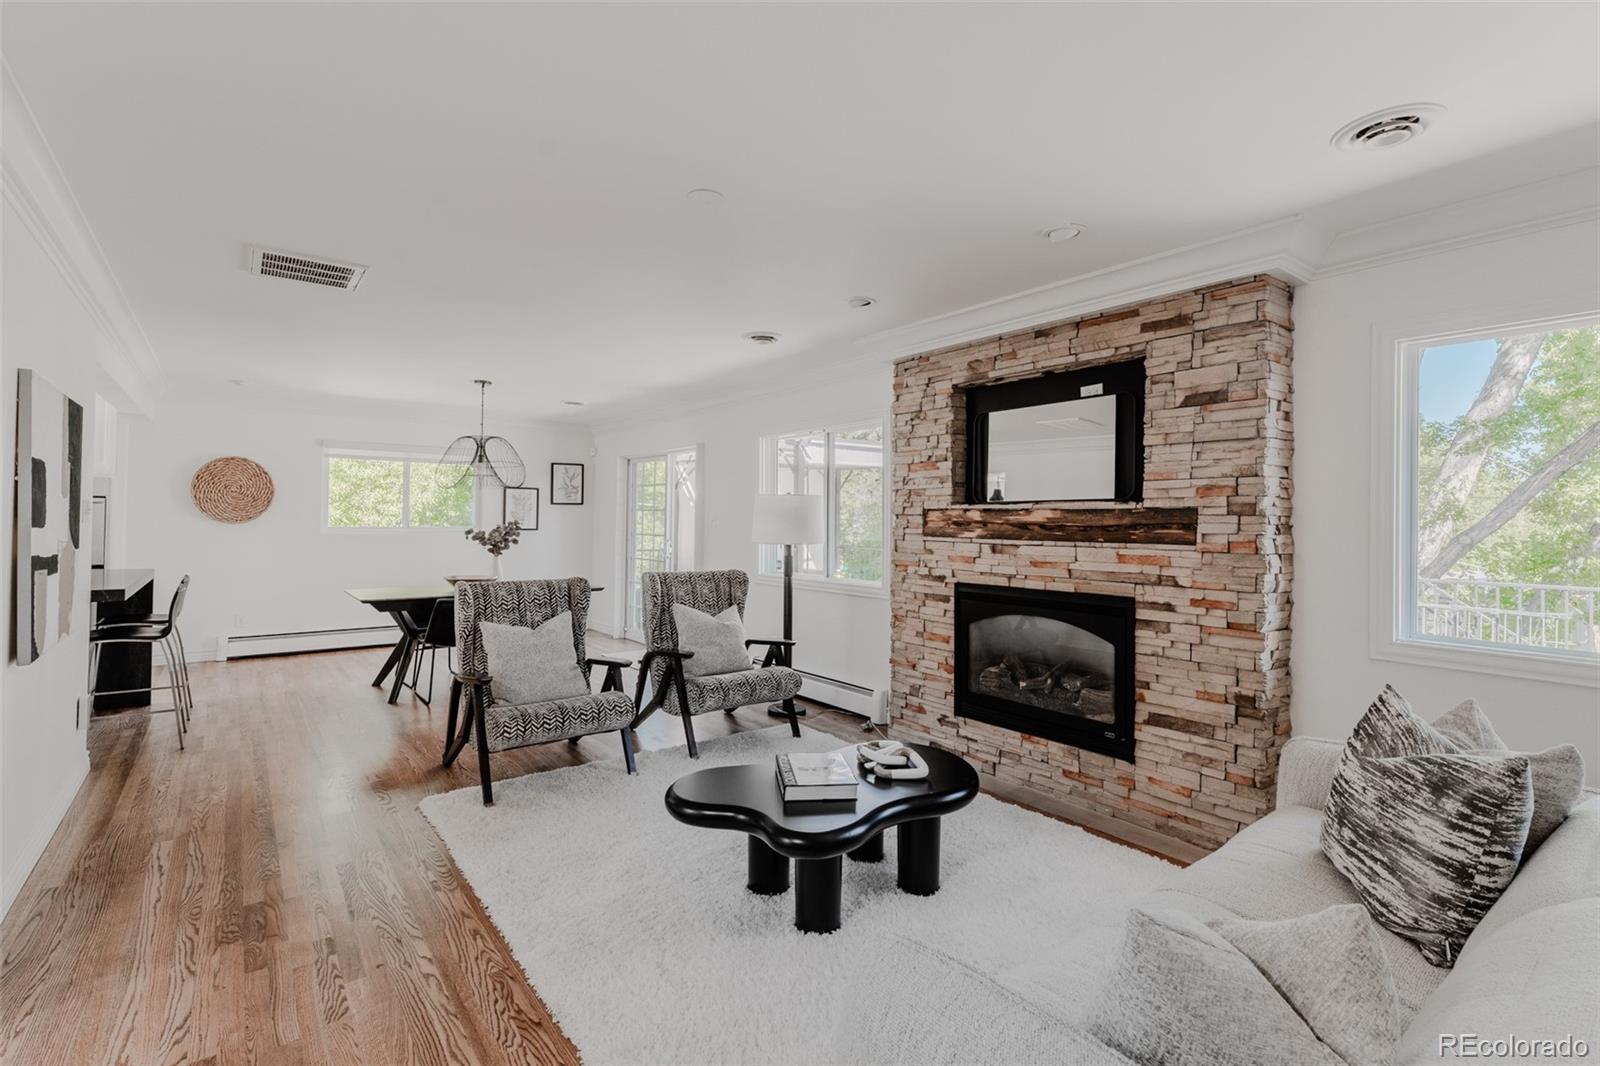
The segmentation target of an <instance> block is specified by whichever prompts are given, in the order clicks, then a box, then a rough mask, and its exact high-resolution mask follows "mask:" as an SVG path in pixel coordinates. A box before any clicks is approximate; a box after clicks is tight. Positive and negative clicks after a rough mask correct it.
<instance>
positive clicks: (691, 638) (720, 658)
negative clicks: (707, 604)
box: [672, 603, 750, 677]
mask: <svg viewBox="0 0 1600 1066" xmlns="http://www.w3.org/2000/svg"><path fill="white" fill-rule="evenodd" d="M672 621H673V622H674V623H675V624H676V625H677V627H678V650H679V651H692V652H694V658H692V659H687V660H685V661H684V664H683V672H684V674H685V675H686V676H688V677H706V676H709V675H711V674H732V673H737V672H738V671H740V670H748V669H750V652H749V651H748V650H746V649H745V646H744V620H743V619H741V618H740V617H739V608H737V607H729V608H728V609H727V610H726V611H723V612H722V613H721V614H719V615H717V616H716V617H714V618H713V617H712V616H711V615H709V614H706V613H705V612H704V611H697V610H695V609H694V608H693V607H685V606H684V605H683V604H681V603H675V604H673V605H672Z"/></svg>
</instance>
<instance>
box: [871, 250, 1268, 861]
mask: <svg viewBox="0 0 1600 1066" xmlns="http://www.w3.org/2000/svg"><path fill="white" fill-rule="evenodd" d="M1289 308H1290V290H1289V287H1288V286H1287V285H1286V284H1285V283H1283V282H1281V281H1279V280H1277V279H1275V278H1271V277H1266V276H1258V277H1250V278H1244V279H1240V280H1237V281H1233V282H1228V283H1226V284H1221V285H1212V286H1208V287H1206V288H1202V289H1197V290H1194V291H1191V292H1184V293H1178V294H1175V295H1171V296H1167V297H1163V298H1160V299H1156V300H1151V301H1148V302H1146V303H1142V304H1139V305H1136V306H1130V307H1124V308H1120V309H1116V310H1112V311H1107V312H1102V313H1097V314H1095V315H1091V316H1088V317H1084V318H1076V319H1070V320H1067V321H1063V322H1059V323H1056V324H1053V325H1049V326H1044V327H1039V328H1032V329H1028V330H1025V331H1020V332H1017V333H1010V334H1006V335H1003V336H1000V337H995V338H991V339H988V340H984V341H979V342H975V343H971V344H965V345H962V346H960V347H957V348H949V349H945V350H941V351H937V352H930V353H928V354H925V355H920V356H915V357H912V358H909V359H905V360H902V361H900V362H899V363H898V364H897V365H896V368H895V384H894V388H895V399H894V429H893V433H894V484H893V489H894V571H893V575H892V579H891V588H892V610H893V631H894V632H893V640H894V643H893V653H892V656H893V664H892V669H893V681H892V701H891V709H892V713H893V714H894V716H895V719H896V722H895V724H896V728H897V732H898V734H899V735H902V736H906V737H908V738H911V739H918V738H924V737H925V738H926V739H927V740H928V741H930V742H931V743H934V744H936V745H937V746H939V747H943V748H947V749H949V750H952V751H956V752H960V753H961V754H963V755H965V756H966V757H967V758H968V759H969V760H971V761H972V762H973V763H974V764H975V765H977V766H978V767H979V769H980V770H981V771H982V772H983V773H985V774H990V775H993V777H994V778H995V779H996V781H997V782H998V783H999V784H1000V785H1001V786H1002V788H1001V791H1007V790H1010V791H1020V792H1021V793H1023V794H1027V793H1029V792H1033V793H1038V794H1042V795H1041V796H1040V797H1039V798H1041V799H1045V800H1047V801H1054V802H1056V803H1057V804H1059V805H1060V806H1063V807H1065V808H1068V809H1077V810H1082V811H1084V812H1085V813H1089V814H1093V815H1097V816H1100V817H1102V818H1107V817H1109V818H1112V819H1116V820H1118V821H1121V822H1123V823H1131V824H1132V825H1135V826H1138V827H1141V828H1143V829H1147V830H1153V831H1155V832H1157V833H1160V834H1163V835H1165V836H1168V837H1174V838H1178V839H1180V840H1183V841H1186V842H1188V843H1190V844H1194V845H1199V846H1201V847H1206V848H1210V847H1215V846H1217V845H1218V844H1221V843H1222V842H1223V841H1225V840H1227V839H1228V838H1229V837H1230V836H1232V835H1233V834H1234V833H1235V832H1237V831H1238V830H1239V829H1240V828H1241V827H1243V826H1244V825H1247V824H1249V823H1250V822H1252V821H1254V820H1255V819H1256V818H1258V817H1260V816H1261V815H1262V814H1264V813H1266V812H1267V811H1268V810H1269V809H1270V808H1271V805H1272V791H1273V787H1274V785H1275V782H1276V771H1277V756H1278V751H1279V749H1280V747H1281V745H1282V743H1283V740H1284V738H1285V737H1286V736H1287V734H1288V731H1289V605H1290V581H1291V577H1292V555H1293V546H1292V542H1291V539H1290V532H1289V508H1290V497H1291V490H1292V486H1291V483H1290V480H1289V459H1290V450H1291V447H1292V443H1293V422H1292V403H1291V398H1290V353H1291V343H1292V325H1291V322H1290V317H1289ZM1137 359H1143V360H1144V371H1145V395H1144V404H1143V417H1144V435H1143V453H1144V454H1143V463H1144V465H1143V498H1142V500H1140V501H1137V502H1132V503H1109V502H1105V503H1102V502H1094V503H1030V504H974V503H971V502H969V501H968V496H967V490H966V482H967V478H966V462H967V460H966V454H967V448H966V444H967V442H966V439H965V438H966V432H967V428H966V427H967V418H966V396H967V391H966V390H968V389H970V388H973V387H977V386H983V385H989V384H995V383H1000V382H1008V381H1020V380H1025V379H1028V378H1033V377H1039V376H1042V375H1045V374H1049V373H1053V372H1055V371H1060V370H1069V369H1071V370H1079V369H1083V368H1087V367H1095V366H1101V365H1109V364H1113V363H1121V362H1129V361H1132V360H1137ZM985 590H990V591H991V592H993V593H994V595H989V596H988V597H987V599H988V600H991V601H999V602H1000V604H1001V606H1000V607H995V608H986V609H984V611H980V614H982V615H983V617H984V618H994V617H1004V616H1007V615H1010V616H1014V617H1015V618H1023V617H1024V616H1026V615H1027V614H1028V611H1027V610H1026V609H1021V608H1019V609H1018V610H1011V609H1010V608H1009V607H1007V606H1006V602H1007V601H1006V597H1007V596H1010V597H1011V598H1012V601H1014V602H1017V603H1023V604H1024V605H1025V604H1026V602H1027V601H1028V599H1029V597H1028V596H1027V595H1026V593H1027V592H1028V591H1029V590H1033V591H1036V592H1041V593H1051V594H1067V596H1066V597H1063V598H1061V602H1062V603H1065V604H1068V605H1070V603H1071V599H1072V597H1078V598H1079V600H1080V601H1081V602H1082V603H1085V604H1089V605H1091V606H1093V605H1095V604H1100V605H1115V604H1117V603H1121V604H1125V605H1126V609H1125V613H1126V614H1130V615H1131V618H1132V627H1131V664H1130V666H1129V668H1127V669H1124V670H1123V672H1122V673H1120V674H1119V673H1118V671H1117V667H1118V666H1119V661H1118V660H1116V659H1115V658H1114V657H1113V656H1114V650H1113V651H1108V650H1107V649H1114V647H1115V645H1116V643H1117V641H1116V640H1115V639H1114V637H1115V636H1116V634H1117V633H1118V632H1119V631H1118V630H1117V629H1116V626H1117V625H1118V624H1119V623H1117V622H1116V621H1115V619H1114V618H1113V619H1112V620H1109V621H1105V622H1100V621H1096V616H1095V615H1094V614H1093V613H1092V612H1091V613H1090V614H1088V615H1086V616H1084V618H1079V619H1076V620H1074V619H1073V617H1072V616H1071V615H1070V614H1066V615H1052V613H1051V608H1049V607H1046V608H1041V609H1040V611H1039V612H1038V613H1039V614H1040V617H1041V619H1042V620H1041V621H1037V622H1025V623H1024V622H1018V621H1008V622H1001V623H986V626H985V627H984V628H983V629H981V630H980V629H975V628H974V627H973V626H972V624H971V622H972V620H973V618H974V617H975V616H973V615H972V614H971V606H970V605H971V603H973V602H976V600H982V599H984V598H985V597H984V593H985ZM958 592H959V593H960V594H961V598H962V599H963V601H964V602H963V603H962V604H961V605H960V606H959V608H958V603H957V600H958ZM974 597H976V600H975V598H974ZM1107 609H1108V610H1109V609H1110V608H1109V607H1108V608H1107ZM1114 613H1115V612H1114V611H1113V614H1114ZM958 616H960V622H961V624H960V625H959V626H958ZM1107 617H1108V618H1110V617H1111V616H1107ZM1058 618H1059V619H1065V623H1064V624H1068V625H1072V626H1076V628H1077V629H1079V630H1081V631H1082V635H1077V636H1074V635H1070V634H1069V635H1068V636H1067V637H1065V638H1061V639H1057V638H1052V639H1055V640H1056V643H1055V644H1054V648H1055V649H1056V650H1054V651H1046V650H1042V649H1044V647H1045V644H1044V643H1042V642H1041V640H1042V638H1041V637H1040V636H1039V633H1040V632H1041V631H1040V629H1039V627H1040V626H1043V627H1046V629H1048V627H1049V626H1051V625H1054V624H1057V620H1058ZM1085 619H1087V620H1085ZM979 620H980V621H981V620H982V619H979ZM1023 628H1025V629H1027V630H1028V632H1027V633H1023V632H1021V629H1023ZM1060 632H1063V633H1064V632H1065V631H1060ZM1062 639H1065V643H1062ZM1008 641H1009V645H1010V650H1005V647H1004V646H1005V645H1006V644H1007V642H1008ZM975 644H976V645H977V648H976V655H975V654H974V645H975ZM1063 649H1065V650H1063ZM1119 686H1122V688H1121V691H1122V692H1123V693H1125V698H1124V699H1123V700H1122V701H1121V702H1120V703H1119V700H1118V693H1119ZM1119 714H1125V719H1124V720H1120V721H1119V719H1118V715H1119ZM1124 726H1125V727H1126V730H1127V735H1126V736H1125V737H1122V736H1119V735H1118V730H1119V729H1120V728H1123V727H1124ZM1008 787H1009V788H1008Z"/></svg>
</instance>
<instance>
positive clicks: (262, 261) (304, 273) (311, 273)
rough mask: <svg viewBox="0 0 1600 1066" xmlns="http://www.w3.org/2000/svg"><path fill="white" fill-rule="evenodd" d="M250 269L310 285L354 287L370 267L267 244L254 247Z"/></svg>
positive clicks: (267, 275) (269, 276) (263, 275)
mask: <svg viewBox="0 0 1600 1066" xmlns="http://www.w3.org/2000/svg"><path fill="white" fill-rule="evenodd" d="M250 273H252V274H260V275H261V276H262V277H267V278H288V279H289V280H290V281H304V282H306V283H307V284H310V285H324V286H327V287H328V288H330V289H353V288H355V287H356V286H357V285H359V284H361V279H362V278H363V277H365V276H366V273H367V268H366V267H364V266H357V265H356V264H354V263H339V262H335V261H334V260H332V259H314V258H312V257H311V256H308V255H295V254H294V253H292V252H273V251H269V250H267V249H265V248H252V249H250Z"/></svg>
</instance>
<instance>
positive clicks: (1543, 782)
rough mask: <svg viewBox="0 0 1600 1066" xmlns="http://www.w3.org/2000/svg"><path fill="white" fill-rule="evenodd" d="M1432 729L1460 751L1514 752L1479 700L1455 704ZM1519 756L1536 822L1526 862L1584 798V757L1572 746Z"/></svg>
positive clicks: (1530, 828) (1530, 830)
mask: <svg viewBox="0 0 1600 1066" xmlns="http://www.w3.org/2000/svg"><path fill="white" fill-rule="evenodd" d="M1433 728H1434V729H1436V730H1438V732H1439V733H1440V735H1442V736H1443V737H1444V738H1445V739H1446V740H1449V741H1450V742H1451V743H1453V744H1454V745H1455V746H1456V748H1457V750H1460V751H1469V752H1474V753H1476V754H1479V755H1484V754H1491V755H1492V754H1495V753H1498V752H1507V751H1510V750H1511V749H1510V748H1509V747H1508V746H1507V745H1506V742H1505V741H1503V740H1501V739H1500V734H1499V733H1496V732H1495V730H1494V725H1493V723H1491V722H1490V721H1489V716H1488V715H1487V714H1485V713H1483V708H1482V707H1480V706H1478V701H1477V700H1463V701H1462V702H1460V703H1458V704H1456V705H1455V706H1454V707H1452V708H1451V709H1450V710H1449V711H1447V712H1446V713H1445V714H1444V715H1442V716H1441V717H1439V718H1435V719H1434V720H1433ZM1517 754H1519V755H1523V756H1526V758H1527V760H1528V769H1529V770H1530V771H1531V772H1532V774H1533V819H1532V821H1531V822H1530V823H1529V824H1528V844H1527V846H1526V847H1524V848H1523V849H1522V861H1523V862H1527V861H1528V856H1530V855H1532V854H1533V853H1534V850H1535V849H1537V848H1538V847H1539V845H1540V844H1543V843H1544V841H1545V838H1546V837H1548V836H1549V835H1550V834H1551V833H1554V832H1555V831H1556V830H1557V829H1559V828H1560V827H1561V823H1562V822H1564V821H1566V820H1567V815H1568V814H1570V813H1572V808H1574V807H1576V806H1577V805H1578V802H1579V801H1580V800H1582V799H1583V755H1582V754H1581V753H1579V751H1578V749H1577V748H1575V747H1573V746H1572V745H1571V744H1557V745H1556V746H1555V747H1553V748H1546V749H1545V750H1544V751H1536V752H1518V753H1517Z"/></svg>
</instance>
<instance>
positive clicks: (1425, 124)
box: [1329, 104, 1444, 152]
mask: <svg viewBox="0 0 1600 1066" xmlns="http://www.w3.org/2000/svg"><path fill="white" fill-rule="evenodd" d="M1443 110H1444V108H1442V107H1440V106H1439V105H1438V104H1399V105H1397V106H1395V107H1386V108H1384V109H1383V110H1382V111H1374V112H1372V113H1371V114H1370V115H1362V116H1361V117H1360V118H1358V119H1352V120H1351V121H1349V122H1346V123H1345V124H1344V125H1343V126H1340V127H1339V130H1338V132H1336V133H1335V134H1334V135H1333V137H1332V138H1331V140H1330V141H1329V143H1330V144H1332V145H1333V146H1334V147H1335V148H1338V149H1340V150H1341V151H1346V152H1350V151H1356V150H1357V149H1373V148H1397V147H1399V146H1400V145H1402V144H1405V143H1406V142H1407V141H1411V140H1414V139H1415V138H1417V137H1420V136H1422V135H1423V134H1424V133H1426V132H1427V131H1428V129H1429V128H1430V127H1431V126H1432V125H1433V117H1434V116H1435V115H1437V114H1438V113H1439V112H1441V111H1443Z"/></svg>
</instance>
